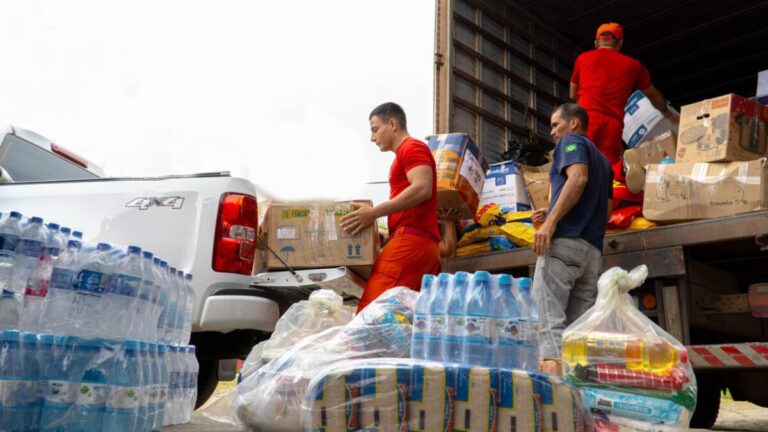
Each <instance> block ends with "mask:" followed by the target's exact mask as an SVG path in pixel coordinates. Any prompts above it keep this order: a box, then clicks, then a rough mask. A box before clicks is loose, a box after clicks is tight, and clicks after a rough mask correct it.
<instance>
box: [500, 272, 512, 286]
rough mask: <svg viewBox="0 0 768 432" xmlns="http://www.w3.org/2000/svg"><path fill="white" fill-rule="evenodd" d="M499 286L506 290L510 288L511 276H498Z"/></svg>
mask: <svg viewBox="0 0 768 432" xmlns="http://www.w3.org/2000/svg"><path fill="white" fill-rule="evenodd" d="M499 286H500V287H502V286H503V287H504V288H505V289H506V288H510V287H511V286H512V276H510V275H508V274H502V275H499Z"/></svg>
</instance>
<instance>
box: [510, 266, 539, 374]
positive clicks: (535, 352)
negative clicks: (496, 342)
mask: <svg viewBox="0 0 768 432" xmlns="http://www.w3.org/2000/svg"><path fill="white" fill-rule="evenodd" d="M516 282H517V283H516V284H515V285H516V287H517V288H518V290H519V292H520V298H521V299H522V302H523V303H524V304H525V309H526V312H527V317H526V318H527V320H526V321H527V322H526V324H527V326H526V329H525V332H524V333H525V334H524V342H523V347H524V348H523V359H524V360H523V361H524V365H523V367H524V368H525V369H528V370H537V369H538V364H539V343H538V335H539V306H538V305H537V304H536V301H535V300H534V299H533V296H532V295H531V285H532V283H531V279H530V278H520V279H517V280H516Z"/></svg>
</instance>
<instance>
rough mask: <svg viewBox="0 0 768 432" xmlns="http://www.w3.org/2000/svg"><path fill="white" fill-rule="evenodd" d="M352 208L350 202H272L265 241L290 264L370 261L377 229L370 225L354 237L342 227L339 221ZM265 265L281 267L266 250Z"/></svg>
mask: <svg viewBox="0 0 768 432" xmlns="http://www.w3.org/2000/svg"><path fill="white" fill-rule="evenodd" d="M360 202H362V203H365V204H369V205H370V204H372V203H371V202H370V201H360ZM352 211H353V208H352V206H351V204H350V202H335V203H331V202H313V203H272V204H271V206H270V207H269V210H268V213H267V245H268V246H269V248H270V249H272V251H274V252H275V253H276V254H277V255H278V256H279V257H280V258H281V259H282V260H283V261H285V263H286V264H288V265H289V266H291V267H293V268H316V267H339V266H348V267H351V266H368V265H372V264H373V263H374V261H375V260H376V255H377V254H378V239H379V233H378V229H377V227H376V226H371V227H369V228H366V229H364V230H363V231H362V232H361V233H360V234H358V235H356V236H354V237H353V236H350V235H349V234H347V233H346V232H344V231H342V229H341V228H340V226H339V222H340V220H341V218H342V216H344V215H346V214H349V213H351V212H352ZM267 267H268V268H270V269H284V268H285V266H284V265H283V264H282V263H281V262H280V260H278V259H277V257H275V256H274V255H273V254H272V253H270V252H267Z"/></svg>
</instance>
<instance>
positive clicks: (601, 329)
mask: <svg viewBox="0 0 768 432" xmlns="http://www.w3.org/2000/svg"><path fill="white" fill-rule="evenodd" d="M647 276H648V268H647V267H646V266H644V265H643V266H640V267H637V268H635V269H634V270H632V271H631V272H629V273H627V272H626V271H625V270H622V269H620V268H618V267H614V268H612V269H610V270H608V271H607V272H605V273H603V275H602V276H600V280H599V281H598V295H597V301H596V303H595V305H594V306H593V307H592V308H591V309H590V310H588V311H587V312H586V313H585V314H584V315H583V316H582V317H581V318H579V319H578V320H576V322H574V323H573V324H571V326H569V327H568V328H567V329H566V330H565V332H564V333H563V363H564V372H565V376H566V379H567V380H568V381H569V382H571V383H572V384H574V385H576V386H577V387H579V388H580V390H581V394H582V397H583V399H584V403H585V404H586V405H587V406H588V407H589V408H590V409H591V410H592V414H593V415H594V416H595V425H596V427H597V429H598V430H611V431H613V430H620V429H622V428H623V429H626V430H643V431H655V430H670V429H686V428H687V427H688V422H689V420H690V417H691V415H692V413H693V410H694V408H695V406H696V378H695V376H694V374H693V368H692V367H691V364H690V363H689V361H688V353H687V351H686V349H685V347H684V346H683V345H682V344H681V343H680V342H678V341H677V340H675V338H674V337H672V336H671V335H669V334H668V333H667V332H665V331H664V330H663V329H661V328H660V327H659V326H657V325H656V324H655V323H653V322H652V321H651V320H649V319H648V318H647V317H646V316H645V315H643V314H642V313H641V312H640V311H639V310H637V308H636V307H635V306H634V304H633V302H632V298H631V296H630V295H629V294H628V292H629V291H630V290H631V289H633V288H635V287H638V286H640V285H642V284H643V282H644V281H645V278H646V277H647Z"/></svg>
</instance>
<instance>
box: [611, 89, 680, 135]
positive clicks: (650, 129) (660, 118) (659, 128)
mask: <svg viewBox="0 0 768 432" xmlns="http://www.w3.org/2000/svg"><path fill="white" fill-rule="evenodd" d="M669 109H672V108H671V107H669ZM677 127H678V125H677V123H674V122H672V121H670V120H669V119H667V118H666V117H664V114H662V113H661V112H659V110H657V109H656V108H654V107H653V105H651V101H650V100H648V98H647V97H645V95H644V94H643V92H641V91H640V90H636V91H635V92H634V93H632V95H631V96H629V99H628V100H627V105H626V106H625V107H624V131H623V133H622V135H621V138H622V139H623V140H624V142H625V143H627V147H629V148H634V147H636V146H637V145H638V144H640V143H641V142H643V141H645V140H646V139H648V138H653V137H655V136H656V135H659V134H661V133H663V132H666V131H674V133H675V135H677Z"/></svg>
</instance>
